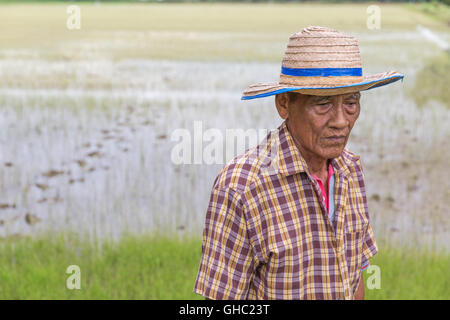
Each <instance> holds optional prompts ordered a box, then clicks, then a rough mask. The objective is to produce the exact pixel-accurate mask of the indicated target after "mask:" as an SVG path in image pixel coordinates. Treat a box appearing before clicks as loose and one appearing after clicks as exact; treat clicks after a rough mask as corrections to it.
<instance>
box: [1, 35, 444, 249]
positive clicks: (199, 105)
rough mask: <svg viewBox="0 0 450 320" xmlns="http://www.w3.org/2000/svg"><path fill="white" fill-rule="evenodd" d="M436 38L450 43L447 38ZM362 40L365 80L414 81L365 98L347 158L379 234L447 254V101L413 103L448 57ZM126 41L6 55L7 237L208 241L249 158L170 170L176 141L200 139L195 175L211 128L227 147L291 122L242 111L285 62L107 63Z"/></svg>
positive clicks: (405, 43) (267, 103)
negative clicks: (397, 76) (218, 184)
mask: <svg viewBox="0 0 450 320" xmlns="http://www.w3.org/2000/svg"><path fill="white" fill-rule="evenodd" d="M155 34H156V35H155ZM155 34H153V35H152V36H153V37H156V36H157V32H155ZM437 34H438V35H439V36H440V37H443V38H444V39H446V40H447V41H448V39H449V36H448V34H446V33H443V32H437ZM208 35H209V36H210V37H212V38H214V37H216V38H217V37H218V38H217V39H219V38H220V37H221V36H223V34H220V33H219V34H218V35H217V34H214V33H210V34H208ZM355 35H356V36H357V37H358V38H359V39H360V44H361V54H362V57H363V64H364V65H365V66H366V68H365V69H364V72H365V73H375V72H382V71H385V70H388V69H396V70H398V71H400V72H403V73H404V74H405V80H404V82H403V83H400V82H397V83H395V84H392V85H390V86H387V87H383V88H378V89H375V90H373V91H368V92H365V93H363V95H362V112H361V116H360V119H359V120H358V122H357V124H356V125H355V128H354V129H353V135H352V137H351V141H350V144H349V146H348V147H349V149H350V150H352V151H354V152H355V153H357V154H359V155H361V158H362V162H363V166H364V170H365V177H366V184H367V190H368V199H369V208H370V211H371V218H372V223H373V227H374V229H375V232H376V235H377V237H378V238H379V239H384V240H386V241H399V242H401V243H406V244H412V245H436V246H439V247H447V248H448V245H449V243H450V241H449V227H450V221H449V215H448V213H449V210H448V208H449V207H450V201H449V200H448V199H449V196H450V191H449V190H450V182H449V181H450V179H449V178H448V158H449V157H450V151H449V150H450V139H449V138H450V132H449V126H448V123H449V121H450V108H449V105H448V102H447V103H446V102H445V99H434V100H433V99H429V100H427V101H425V102H423V105H421V106H419V105H418V104H417V103H416V100H415V99H414V97H413V95H412V94H411V90H413V89H414V85H415V83H416V80H417V79H416V76H417V75H418V74H423V68H424V67H425V66H426V63H427V61H429V60H430V59H431V58H433V57H435V56H438V55H440V54H442V51H441V49H440V48H439V47H438V46H436V45H433V44H429V43H427V45H426V46H424V43H426V40H424V39H423V37H421V35H420V34H419V33H418V32H416V31H415V30H412V31H386V32H384V33H382V34H380V33H377V34H373V33H371V32H369V31H366V32H359V33H355ZM129 36H130V35H129V33H127V34H125V35H123V37H124V38H123V39H122V38H121V36H120V35H118V36H117V38H116V41H114V42H101V41H98V42H96V44H97V47H94V46H89V43H68V44H67V46H73V47H72V49H73V48H74V51H72V52H74V53H73V54H72V55H71V56H69V57H66V58H61V57H59V58H55V59H50V58H48V57H47V56H46V55H47V54H48V52H44V53H42V52H39V51H38V52H35V51H33V50H28V51H27V50H26V49H20V50H17V51H14V50H12V49H8V50H7V49H2V50H1V51H0V57H1V59H0V75H1V77H0V106H1V108H0V125H1V128H2V130H1V133H0V143H1V148H2V149H1V151H2V152H1V153H0V166H1V167H0V168H1V169H0V234H1V235H2V236H7V235H23V234H34V233H39V232H48V231H51V232H61V231H76V232H81V233H83V234H84V233H86V234H88V235H89V236H90V237H92V238H94V237H100V238H102V237H113V238H117V237H118V236H120V234H122V233H124V232H135V233H146V232H152V231H159V232H164V233H165V232H169V233H175V234H184V233H190V234H197V235H200V234H201V230H202V226H203V222H204V216H205V212H206V207H207V204H208V200H209V192H210V189H211V186H212V183H213V181H214V178H215V177H216V175H217V173H218V171H219V170H220V168H221V167H222V166H223V164H224V163H225V162H226V161H227V160H229V159H230V155H231V156H234V155H236V154H238V153H241V152H243V151H244V149H245V148H239V147H238V148H237V149H236V150H235V149H233V148H234V146H232V145H231V146H230V145H225V146H224V156H223V157H222V158H221V160H222V161H219V163H214V164H205V163H204V161H201V162H200V163H199V164H195V163H192V164H181V165H178V164H176V163H174V161H173V157H172V151H173V148H174V147H175V146H176V145H177V143H178V142H179V140H177V136H176V134H175V133H176V132H179V130H180V129H185V130H184V131H183V132H185V133H186V132H188V133H189V134H190V138H191V142H192V150H191V159H192V162H196V161H195V157H196V156H198V152H199V150H200V152H202V151H205V147H206V146H208V141H207V140H206V138H205V136H204V133H205V132H206V131H207V130H208V129H211V128H213V129H218V130H219V131H220V132H221V133H223V136H224V137H225V136H226V130H227V129H244V130H248V129H255V130H260V131H261V130H262V131H264V130H271V129H274V128H276V127H278V125H279V124H280V123H281V120H280V118H279V116H278V115H277V113H276V110H275V107H274V100H273V97H269V98H266V99H258V100H253V101H241V100H240V95H241V92H242V91H243V90H244V89H245V88H246V87H247V85H249V84H252V83H255V82H262V81H276V80H277V76H278V74H279V70H280V62H278V61H276V60H275V61H274V60H273V59H267V61H264V59H261V60H263V61H252V62H244V61H239V59H232V58H230V59H213V60H212V59H205V60H202V59H190V60H183V59H172V60H167V59H146V58H141V57H139V58H137V57H134V58H130V57H122V58H114V59H113V58H111V57H108V56H104V55H102V54H98V46H102V43H103V45H104V46H108V48H109V47H110V48H111V49H112V50H114V48H117V47H120V48H122V46H124V45H125V44H124V43H126V45H127V46H131V45H130V44H129V43H127V42H126V39H129ZM190 36H191V37H193V38H195V36H196V34H195V33H191V35H190ZM197 36H198V37H202V36H203V37H204V36H205V34H203V33H198V35H197ZM232 36H233V35H232V34H231V35H230V34H229V35H228V37H232ZM246 36H249V35H248V34H246ZM271 37H274V39H276V40H271V42H270V43H271V46H268V47H266V46H262V47H261V48H265V50H268V51H270V52H269V53H270V54H281V53H282V51H283V50H284V45H285V42H286V41H287V39H285V38H282V37H280V38H277V37H275V36H273V35H271ZM138 38H139V37H138ZM120 39H122V40H123V42H121V41H119V40H120ZM133 39H134V38H133ZM217 39H215V40H217ZM271 39H272V38H271ZM235 46H237V47H239V42H237V43H235ZM80 48H82V50H81V49H80ZM77 49H80V50H77ZM103 49H104V48H103ZM280 50H281V51H280ZM278 51H280V52H278ZM273 52H276V53H273ZM269 53H268V55H270V54H269ZM434 81H436V82H439V81H440V80H439V79H435V80H434ZM199 124H200V126H201V128H200V129H201V130H200V131H196V130H195V128H197V129H199ZM259 138H261V137H259ZM241 147H245V146H241ZM246 147H249V146H246ZM230 148H231V149H230ZM230 150H231V151H230ZM196 152H197V153H196Z"/></svg>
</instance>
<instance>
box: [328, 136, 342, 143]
mask: <svg viewBox="0 0 450 320" xmlns="http://www.w3.org/2000/svg"><path fill="white" fill-rule="evenodd" d="M324 139H325V140H327V141H329V142H332V143H344V142H345V136H329V137H325V138H324Z"/></svg>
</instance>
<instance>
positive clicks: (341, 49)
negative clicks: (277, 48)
mask: <svg viewBox="0 0 450 320" xmlns="http://www.w3.org/2000/svg"><path fill="white" fill-rule="evenodd" d="M400 79H401V80H402V81H403V75H402V74H400V73H398V72H395V71H386V72H383V73H377V74H373V75H363V74H362V64H361V56H360V53H359V47H358V41H357V40H356V38H354V37H352V36H349V35H345V34H343V33H341V32H339V31H337V30H334V29H329V28H324V27H307V28H305V29H303V30H302V31H300V32H298V33H295V34H293V35H292V36H291V37H290V38H289V43H288V45H287V49H286V52H285V54H284V58H283V62H282V67H281V74H280V81H279V82H272V83H257V84H253V85H251V86H249V87H248V88H247V89H246V90H245V91H244V93H243V96H242V100H249V99H255V98H263V97H267V96H271V95H275V94H278V93H282V92H287V91H295V92H299V93H303V94H309V95H316V96H324V95H336V94H344V93H351V92H357V91H362V90H368V89H373V88H376V87H381V86H384V85H386V84H389V83H392V82H395V81H397V80H400Z"/></svg>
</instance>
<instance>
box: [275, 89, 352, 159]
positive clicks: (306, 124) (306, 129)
mask: <svg viewBox="0 0 450 320" xmlns="http://www.w3.org/2000/svg"><path fill="white" fill-rule="evenodd" d="M359 99H360V93H359V92H358V93H350V94H342V95H334V96H326V97H325V96H311V95H303V94H298V93H289V94H287V93H284V94H279V95H278V96H277V97H276V104H277V109H278V113H279V114H280V116H281V117H282V118H283V119H287V125H288V128H289V132H290V133H291V135H292V136H293V138H294V141H295V142H296V144H297V146H298V147H299V148H300V152H301V153H302V154H304V156H315V157H320V158H322V159H331V158H336V157H339V156H340V155H341V153H342V151H343V149H344V147H345V145H346V144H347V140H348V137H349V136H350V131H351V130H352V128H353V125H354V124H355V121H356V119H358V116H359V111H360V104H359Z"/></svg>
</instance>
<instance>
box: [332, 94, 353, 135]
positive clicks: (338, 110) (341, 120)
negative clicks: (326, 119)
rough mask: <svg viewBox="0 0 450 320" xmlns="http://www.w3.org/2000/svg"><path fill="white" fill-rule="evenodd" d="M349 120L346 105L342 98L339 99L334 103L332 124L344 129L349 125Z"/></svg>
mask: <svg viewBox="0 0 450 320" xmlns="http://www.w3.org/2000/svg"><path fill="white" fill-rule="evenodd" d="M348 124H349V121H348V119H347V117H346V116H345V111H344V105H343V102H342V100H338V101H336V102H335V104H334V112H333V116H332V118H331V120H330V126H331V127H334V128H336V129H344V128H346V127H347V126H348Z"/></svg>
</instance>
